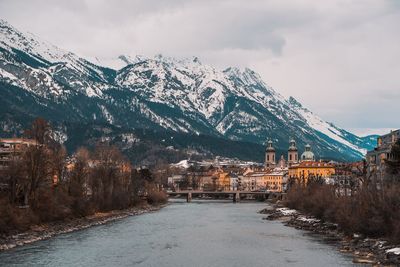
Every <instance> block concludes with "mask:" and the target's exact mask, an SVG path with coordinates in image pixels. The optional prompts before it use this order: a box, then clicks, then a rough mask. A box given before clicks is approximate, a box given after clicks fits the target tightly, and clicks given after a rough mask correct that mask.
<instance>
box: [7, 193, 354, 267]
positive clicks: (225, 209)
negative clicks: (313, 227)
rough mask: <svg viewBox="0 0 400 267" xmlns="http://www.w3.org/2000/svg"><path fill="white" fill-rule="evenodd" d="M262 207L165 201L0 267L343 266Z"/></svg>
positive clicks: (11, 257) (342, 259) (22, 252)
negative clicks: (264, 212)
mask: <svg viewBox="0 0 400 267" xmlns="http://www.w3.org/2000/svg"><path fill="white" fill-rule="evenodd" d="M265 205H266V204H263V203H255V202H242V203H237V204H233V203H231V202H223V201H193V202H192V203H186V202H183V201H173V202H172V203H171V205H169V206H167V207H166V208H164V209H162V210H160V211H158V212H155V213H149V214H144V215H141V216H135V217H129V218H126V219H122V220H120V221H117V222H113V223H109V224H107V225H102V226H96V227H93V228H90V229H86V230H82V231H78V232H74V233H69V234H64V235H60V236H57V237H55V238H52V239H49V240H45V241H40V242H37V243H34V244H31V245H28V246H24V247H19V248H16V249H13V250H10V251H6V252H3V253H0V265H2V266H118V267H120V266H174V267H175V266H218V267H223V266H229V267H232V266H351V265H352V263H351V258H349V257H348V256H345V255H343V254H340V253H339V252H338V251H337V248H335V247H334V246H332V245H328V244H324V243H323V242H320V241H319V240H318V238H316V237H312V236H310V235H306V234H304V232H302V231H298V230H295V229H293V228H289V227H286V226H284V225H283V224H282V223H280V222H277V221H275V222H274V221H272V222H271V221H265V220H262V217H263V215H261V214H258V213H257V211H259V210H261V209H262V208H263V207H265Z"/></svg>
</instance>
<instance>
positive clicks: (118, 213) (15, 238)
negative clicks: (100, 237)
mask: <svg viewBox="0 0 400 267" xmlns="http://www.w3.org/2000/svg"><path fill="white" fill-rule="evenodd" d="M164 206H165V205H148V204H145V205H142V206H138V207H133V208H129V209H126V210H114V211H110V212H98V213H95V214H93V215H90V216H86V217H82V218H73V219H69V220H65V221H58V222H51V223H45V224H40V225H34V226H32V227H31V229H30V230H28V231H24V232H20V233H18V232H16V233H14V234H12V235H0V251H4V250H8V249H12V248H14V247H17V246H23V245H26V244H30V243H33V242H37V241H40V240H44V239H48V238H51V237H53V236H56V235H59V234H65V233H70V232H74V231H79V230H82V229H86V228H89V227H92V226H96V225H102V224H106V223H109V222H113V221H116V220H119V219H123V218H126V217H128V216H135V215H140V214H144V213H148V212H154V211H157V210H159V209H161V208H162V207H164Z"/></svg>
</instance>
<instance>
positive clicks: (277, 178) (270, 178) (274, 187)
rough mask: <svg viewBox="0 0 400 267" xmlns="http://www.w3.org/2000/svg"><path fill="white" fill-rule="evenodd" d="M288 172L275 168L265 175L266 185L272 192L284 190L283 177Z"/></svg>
mask: <svg viewBox="0 0 400 267" xmlns="http://www.w3.org/2000/svg"><path fill="white" fill-rule="evenodd" d="M285 174H287V169H286V171H284V170H274V171H272V172H270V173H267V174H266V175H265V177H264V179H265V180H266V187H267V190H268V191H271V192H282V191H283V177H284V176H285Z"/></svg>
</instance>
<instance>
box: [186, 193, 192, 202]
mask: <svg viewBox="0 0 400 267" xmlns="http://www.w3.org/2000/svg"><path fill="white" fill-rule="evenodd" d="M186 202H187V203H190V202H192V193H191V192H189V193H188V194H187V195H186Z"/></svg>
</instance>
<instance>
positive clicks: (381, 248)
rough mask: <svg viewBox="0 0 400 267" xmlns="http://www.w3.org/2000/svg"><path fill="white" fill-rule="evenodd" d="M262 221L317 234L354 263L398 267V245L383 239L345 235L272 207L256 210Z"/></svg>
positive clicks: (334, 226)
mask: <svg viewBox="0 0 400 267" xmlns="http://www.w3.org/2000/svg"><path fill="white" fill-rule="evenodd" d="M260 213H261V214H266V215H267V217H265V218H263V219H265V220H279V221H281V222H282V223H284V224H285V225H286V226H290V227H294V228H296V229H300V230H305V231H309V232H311V233H314V234H317V235H319V236H321V237H322V238H323V240H325V241H327V242H330V243H331V242H333V243H335V244H338V245H339V247H340V249H339V250H340V252H343V253H351V254H352V255H353V256H354V258H353V262H354V263H364V264H372V265H383V266H400V245H398V246H395V245H394V244H390V243H389V242H388V241H387V240H384V239H372V238H366V237H363V236H361V235H358V234H353V236H348V235H345V234H344V233H343V232H342V231H340V229H339V228H338V225H337V224H334V223H329V222H323V221H321V220H319V219H316V218H314V217H312V216H308V215H306V214H303V213H300V212H298V211H297V210H293V209H288V208H286V207H283V206H280V205H276V204H274V205H272V206H271V207H267V208H265V209H263V210H261V211H260Z"/></svg>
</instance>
